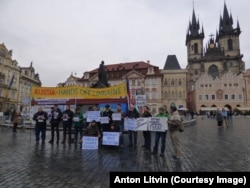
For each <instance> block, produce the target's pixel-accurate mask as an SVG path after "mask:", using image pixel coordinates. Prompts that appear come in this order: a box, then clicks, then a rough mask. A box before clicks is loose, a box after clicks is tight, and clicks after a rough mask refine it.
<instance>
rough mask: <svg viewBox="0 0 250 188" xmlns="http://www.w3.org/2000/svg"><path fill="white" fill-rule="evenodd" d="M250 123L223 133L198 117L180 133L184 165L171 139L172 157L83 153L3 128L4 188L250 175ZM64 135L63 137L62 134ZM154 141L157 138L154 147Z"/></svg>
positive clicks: (104, 187)
mask: <svg viewBox="0 0 250 188" xmlns="http://www.w3.org/2000/svg"><path fill="white" fill-rule="evenodd" d="M249 120H250V118H243V117H242V118H235V119H233V123H231V124H230V126H229V127H224V128H218V127H217V125H216V122H215V120H214V119H206V118H205V119H204V120H203V119H201V118H197V123H196V125H191V126H188V127H186V128H185V131H184V132H183V133H180V139H181V151H182V154H183V156H182V160H181V161H180V162H175V161H173V160H171V156H172V154H173V147H172V144H171V142H170V138H169V135H168V136H167V145H166V155H165V156H164V157H160V156H153V155H150V153H147V152H145V151H144V149H143V148H141V145H142V144H143V143H142V133H141V132H140V133H139V135H138V136H139V140H138V146H137V148H129V147H127V145H126V144H128V138H127V137H128V135H127V134H125V135H124V138H125V146H124V148H118V147H103V146H100V147H99V149H98V150H82V149H81V146H80V145H79V144H68V143H66V144H65V145H63V144H61V143H59V144H54V145H51V144H49V143H48V141H49V139H50V132H49V131H47V138H46V143H45V144H44V145H43V144H41V143H38V144H37V143H36V142H35V136H34V132H33V130H20V129H19V130H18V133H16V134H13V133H12V129H11V128H7V127H3V126H1V127H0V187H1V188H12V187H13V188H31V187H32V188H36V187H37V188H40V187H41V188H45V187H46V188H49V187H51V188H52V187H53V188H57V187H60V188H61V187H63V188H67V187H69V188H79V187H83V188H84V187H92V188H108V187H109V172H110V171H131V172H159V171H162V172H203V171H205V172H221V171H222V172H232V171H233V172H234V171H242V172H246V171H247V172H249V171H250V136H249V135H250V124H249ZM61 134H62V132H61ZM153 143H154V139H152V146H153Z"/></svg>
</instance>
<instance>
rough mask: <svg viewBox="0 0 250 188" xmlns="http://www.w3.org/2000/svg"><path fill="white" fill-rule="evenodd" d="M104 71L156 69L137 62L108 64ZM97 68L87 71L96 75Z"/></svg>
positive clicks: (145, 63)
mask: <svg viewBox="0 0 250 188" xmlns="http://www.w3.org/2000/svg"><path fill="white" fill-rule="evenodd" d="M104 66H105V69H106V71H107V72H110V71H118V70H126V71H130V70H133V69H135V70H138V69H147V68H148V67H156V68H158V67H157V66H154V65H151V64H150V63H147V62H144V61H138V62H127V63H117V64H109V65H105V64H104ZM98 69H99V67H98V68H96V69H94V70H91V71H89V73H97V72H98Z"/></svg>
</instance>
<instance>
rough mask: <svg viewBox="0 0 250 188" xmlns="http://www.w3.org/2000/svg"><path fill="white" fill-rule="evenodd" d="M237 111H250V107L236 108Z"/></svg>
mask: <svg viewBox="0 0 250 188" xmlns="http://www.w3.org/2000/svg"><path fill="white" fill-rule="evenodd" d="M236 109H238V110H240V111H249V110H250V107H236Z"/></svg>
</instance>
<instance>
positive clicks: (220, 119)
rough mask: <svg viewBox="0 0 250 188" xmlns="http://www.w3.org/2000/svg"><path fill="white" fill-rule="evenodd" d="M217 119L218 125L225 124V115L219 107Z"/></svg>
mask: <svg viewBox="0 0 250 188" xmlns="http://www.w3.org/2000/svg"><path fill="white" fill-rule="evenodd" d="M215 119H216V121H217V126H218V127H222V125H223V115H222V113H221V111H220V109H219V108H217V111H216V115H215Z"/></svg>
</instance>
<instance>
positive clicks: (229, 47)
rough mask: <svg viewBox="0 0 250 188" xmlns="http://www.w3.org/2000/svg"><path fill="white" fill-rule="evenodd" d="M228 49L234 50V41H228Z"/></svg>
mask: <svg viewBox="0 0 250 188" xmlns="http://www.w3.org/2000/svg"><path fill="white" fill-rule="evenodd" d="M227 48H228V50H233V40H232V39H229V40H228V41H227Z"/></svg>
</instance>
